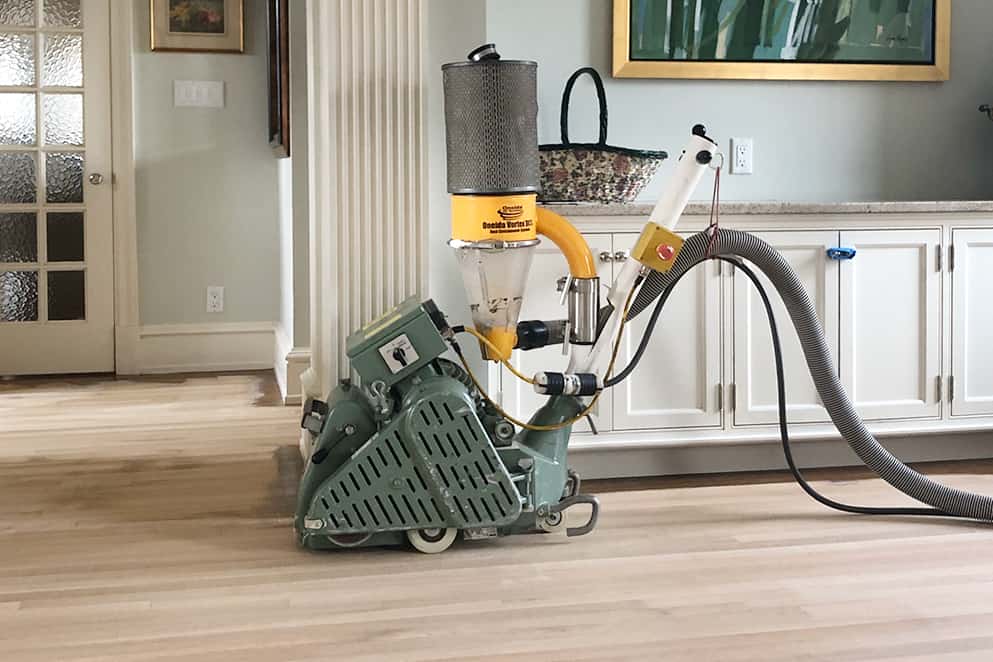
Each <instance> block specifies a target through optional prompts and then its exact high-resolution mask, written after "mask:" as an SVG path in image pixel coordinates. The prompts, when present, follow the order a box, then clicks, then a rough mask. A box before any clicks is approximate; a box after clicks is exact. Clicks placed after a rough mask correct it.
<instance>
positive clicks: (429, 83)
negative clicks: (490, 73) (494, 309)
mask: <svg viewBox="0 0 993 662" xmlns="http://www.w3.org/2000/svg"><path fill="white" fill-rule="evenodd" d="M426 6H427V39H426V40H425V48H426V49H427V50H426V52H425V55H424V88H425V89H424V93H425V95H426V99H427V101H426V116H427V118H428V119H427V124H428V126H427V132H426V135H427V151H428V215H429V222H428V244H427V260H426V262H427V269H428V291H427V293H426V295H427V296H430V297H432V298H433V299H434V300H435V302H436V303H437V304H438V306H439V307H440V308H441V310H442V311H444V312H445V313H447V314H448V316H449V320H450V321H451V323H452V324H462V323H465V322H469V321H471V320H470V317H469V305H468V303H467V302H466V297H465V291H464V290H463V289H462V277H461V276H460V275H459V272H458V269H457V268H456V266H455V256H454V254H453V253H452V251H451V249H450V248H448V246H447V242H448V240H449V239H450V238H451V236H452V235H451V216H450V213H449V210H450V208H451V203H450V202H449V197H448V192H447V183H446V173H445V117H444V96H443V91H442V82H441V65H442V64H444V63H445V62H453V61H457V60H461V59H464V58H465V56H466V53H468V52H469V51H470V50H472V49H473V48H475V47H476V46H478V45H479V44H481V43H483V42H484V41H485V40H486V30H485V20H486V0H430V2H428V3H427V4H426ZM466 346H467V347H468V348H469V349H468V350H467V351H466V356H468V357H469V359H470V361H472V362H473V366H474V368H473V369H474V370H475V372H476V374H477V375H478V376H479V378H480V379H482V380H484V381H485V379H486V370H485V367H484V366H483V362H482V360H481V359H478V357H479V353H478V352H477V351H475V349H474V348H471V347H470V345H469V344H466Z"/></svg>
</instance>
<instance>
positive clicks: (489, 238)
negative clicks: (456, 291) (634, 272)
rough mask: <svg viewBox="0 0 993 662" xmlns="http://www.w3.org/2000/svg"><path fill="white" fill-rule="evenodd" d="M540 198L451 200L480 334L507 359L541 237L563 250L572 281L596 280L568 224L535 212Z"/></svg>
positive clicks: (589, 256)
mask: <svg viewBox="0 0 993 662" xmlns="http://www.w3.org/2000/svg"><path fill="white" fill-rule="evenodd" d="M536 200H537V196H536V195H535V194H533V193H531V194H523V195H480V196H476V195H454V196H452V240H451V241H450V242H449V245H451V246H452V247H453V248H454V249H455V250H456V255H457V258H458V263H459V269H460V271H461V273H462V281H463V284H464V286H465V290H466V295H467V297H468V300H469V307H470V310H471V312H472V320H473V324H474V325H475V327H476V329H477V330H478V331H479V332H480V333H482V334H483V335H484V336H486V338H487V339H488V340H489V341H490V342H491V343H493V345H494V347H495V348H496V349H497V350H499V352H500V354H499V355H497V356H495V355H494V351H493V350H491V349H490V348H485V347H484V352H485V355H486V357H487V358H488V359H490V360H494V361H496V360H501V359H506V358H509V356H510V353H511V351H512V350H513V348H514V345H516V344H517V322H518V319H519V317H520V312H521V304H522V302H523V297H524V288H525V287H526V284H527V276H528V272H529V271H530V268H531V260H532V258H533V256H534V248H535V247H536V246H537V245H538V235H539V234H542V235H544V236H546V237H548V238H549V239H550V240H551V241H552V242H553V243H554V244H555V245H556V246H558V247H559V248H560V250H562V252H563V254H564V255H565V257H566V260H567V261H568V263H569V270H570V272H571V273H572V276H573V277H574V278H595V277H596V266H595V263H594V261H593V253H592V252H591V251H590V248H589V246H588V245H587V243H586V240H585V239H583V237H582V235H580V234H579V232H578V231H577V230H576V229H575V228H574V227H573V226H572V225H571V224H570V223H569V222H568V221H566V220H565V219H564V218H562V217H561V216H559V215H557V214H554V213H552V212H549V211H547V210H544V209H538V208H537V202H536Z"/></svg>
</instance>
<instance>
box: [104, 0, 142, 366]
mask: <svg viewBox="0 0 993 662" xmlns="http://www.w3.org/2000/svg"><path fill="white" fill-rule="evenodd" d="M107 1H108V4H109V5H110V89H111V99H110V116H111V145H112V148H111V158H112V163H113V176H112V177H111V185H112V186H113V207H114V211H113V214H114V223H113V225H114V363H115V367H114V370H115V372H116V373H117V374H119V375H134V374H137V373H138V326H139V308H138V241H137V234H138V233H137V219H136V218H135V210H136V204H135V176H134V169H135V166H134V102H133V98H132V81H131V70H132V59H133V53H134V39H135V35H134V3H133V2H131V1H130V0H127V1H125V2H120V1H118V0H107Z"/></svg>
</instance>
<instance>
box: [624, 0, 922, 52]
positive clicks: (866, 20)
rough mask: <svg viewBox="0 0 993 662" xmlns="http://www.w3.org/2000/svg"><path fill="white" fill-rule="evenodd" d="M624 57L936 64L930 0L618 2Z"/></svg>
mask: <svg viewBox="0 0 993 662" xmlns="http://www.w3.org/2000/svg"><path fill="white" fill-rule="evenodd" d="M616 1H627V2H630V5H629V8H628V12H627V14H628V16H627V17H628V20H629V21H630V23H629V32H628V48H629V59H630V61H632V62H636V61H654V62H660V61H663V62H756V63H758V62H795V63H838V64H840V63H848V64H913V65H931V64H934V63H935V42H936V25H937V5H938V2H936V1H935V0H616Z"/></svg>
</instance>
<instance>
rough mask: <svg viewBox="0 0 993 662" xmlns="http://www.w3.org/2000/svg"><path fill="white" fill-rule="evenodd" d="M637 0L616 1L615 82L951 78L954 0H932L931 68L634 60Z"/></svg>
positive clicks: (896, 65) (792, 62)
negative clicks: (633, 27)
mask: <svg viewBox="0 0 993 662" xmlns="http://www.w3.org/2000/svg"><path fill="white" fill-rule="evenodd" d="M635 1H636V0H614V35H613V42H614V43H613V60H614V61H613V74H614V76H615V77H617V78H701V79H750V80H851V81H855V80H861V81H933V82H937V81H946V80H948V79H949V76H950V74H951V25H952V1H951V0H933V2H934V14H933V45H932V48H933V58H932V61H931V62H930V63H928V64H904V63H893V62H887V63H881V64H873V63H861V62H860V63H852V62H794V61H784V60H762V61H719V60H699V61H694V60H692V59H681V60H672V61H666V60H664V59H658V60H651V59H633V58H632V56H631V50H632V44H631V24H632V21H631V5H632V2H635ZM669 1H678V0H669ZM758 1H761V0H745V2H758Z"/></svg>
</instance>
